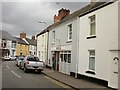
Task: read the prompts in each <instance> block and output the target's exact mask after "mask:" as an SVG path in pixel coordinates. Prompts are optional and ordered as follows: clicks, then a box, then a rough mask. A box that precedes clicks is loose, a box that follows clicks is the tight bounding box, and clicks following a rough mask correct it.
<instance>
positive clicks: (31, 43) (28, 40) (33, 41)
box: [26, 38, 37, 46]
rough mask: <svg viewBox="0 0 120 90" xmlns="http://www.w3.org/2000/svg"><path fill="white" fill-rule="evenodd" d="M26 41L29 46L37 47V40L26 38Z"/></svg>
mask: <svg viewBox="0 0 120 90" xmlns="http://www.w3.org/2000/svg"><path fill="white" fill-rule="evenodd" d="M26 40H27V42H28V43H29V45H34V46H37V40H33V39H29V38H26Z"/></svg>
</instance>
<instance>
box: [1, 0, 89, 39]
mask: <svg viewBox="0 0 120 90" xmlns="http://www.w3.org/2000/svg"><path fill="white" fill-rule="evenodd" d="M56 1H60V0H56ZM88 3H89V2H88V0H87V1H85V2H80V0H79V2H78V1H76V2H68V1H67V2H62V1H60V2H55V1H51V2H47V1H46V2H38V1H36V0H29V1H22V0H21V1H17V0H13V1H10V0H9V1H7V0H4V2H3V1H2V2H1V3H0V12H2V14H1V15H0V29H1V30H4V31H7V32H8V33H10V34H11V35H12V36H17V37H19V33H20V32H26V34H27V37H29V38H31V37H32V35H37V34H39V33H40V32H41V31H42V30H44V29H45V28H46V27H47V26H49V25H51V24H53V23H54V22H53V17H54V15H55V14H56V15H58V10H60V9H61V8H65V9H69V10H70V13H73V12H74V11H76V10H79V9H80V8H81V7H84V6H86V5H87V4H88ZM1 7H2V8H1ZM39 22H46V24H45V23H39Z"/></svg>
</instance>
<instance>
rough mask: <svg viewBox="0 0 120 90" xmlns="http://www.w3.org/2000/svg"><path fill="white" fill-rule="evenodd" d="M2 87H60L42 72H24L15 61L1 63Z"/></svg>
mask: <svg viewBox="0 0 120 90" xmlns="http://www.w3.org/2000/svg"><path fill="white" fill-rule="evenodd" d="M2 88H51V89H52V88H62V90H63V87H62V86H60V85H59V84H56V83H55V82H52V81H51V80H49V79H48V77H46V76H45V75H44V74H42V73H41V74H39V73H35V72H29V73H24V71H23V70H21V69H19V67H17V66H16V65H15V61H5V62H3V63H2Z"/></svg>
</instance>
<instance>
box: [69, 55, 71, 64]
mask: <svg viewBox="0 0 120 90" xmlns="http://www.w3.org/2000/svg"><path fill="white" fill-rule="evenodd" d="M68 63H71V54H68Z"/></svg>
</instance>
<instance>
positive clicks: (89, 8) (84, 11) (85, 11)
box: [47, 0, 113, 30]
mask: <svg viewBox="0 0 120 90" xmlns="http://www.w3.org/2000/svg"><path fill="white" fill-rule="evenodd" d="M108 1H109V0H108ZM111 3H113V2H94V3H90V4H88V5H87V6H85V7H83V8H81V9H79V10H77V11H75V12H74V13H72V14H70V15H68V16H66V17H64V18H63V19H62V20H61V21H60V22H56V23H54V24H52V25H50V26H49V27H47V29H49V30H50V29H52V28H54V27H55V26H58V25H60V24H61V23H64V22H66V21H68V20H71V19H73V18H76V17H78V16H79V17H81V16H83V15H86V14H88V13H90V12H93V11H95V10H98V9H100V8H102V7H105V6H107V5H109V4H111Z"/></svg>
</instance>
